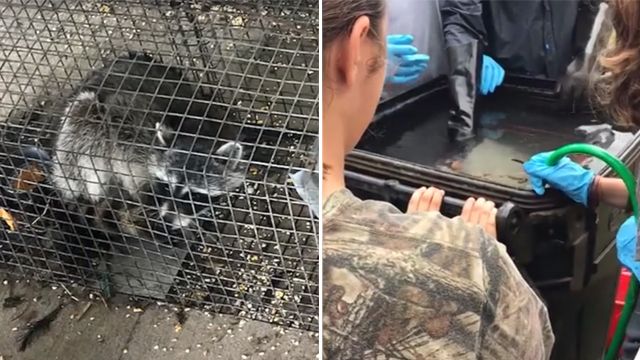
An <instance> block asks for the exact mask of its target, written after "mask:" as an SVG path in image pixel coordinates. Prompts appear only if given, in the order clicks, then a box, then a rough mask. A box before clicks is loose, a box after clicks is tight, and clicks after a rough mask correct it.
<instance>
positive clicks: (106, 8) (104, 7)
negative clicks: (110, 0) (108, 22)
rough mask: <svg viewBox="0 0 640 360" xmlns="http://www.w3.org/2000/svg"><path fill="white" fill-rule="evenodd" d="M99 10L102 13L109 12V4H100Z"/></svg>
mask: <svg viewBox="0 0 640 360" xmlns="http://www.w3.org/2000/svg"><path fill="white" fill-rule="evenodd" d="M100 12H101V13H103V14H110V13H111V6H109V5H107V4H102V5H100Z"/></svg>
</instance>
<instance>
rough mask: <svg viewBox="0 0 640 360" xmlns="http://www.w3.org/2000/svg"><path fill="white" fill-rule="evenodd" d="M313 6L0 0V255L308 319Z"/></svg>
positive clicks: (208, 302)
mask: <svg viewBox="0 0 640 360" xmlns="http://www.w3.org/2000/svg"><path fill="white" fill-rule="evenodd" d="M318 23H319V21H318V1H317V0H315V1H314V0H271V1H247V0H237V1H206V2H201V1H177V0H173V1H148V0H137V1H107V2H86V1H81V0H80V1H72V0H49V1H45V0H36V1H34V0H16V1H13V0H0V49H1V51H2V55H1V57H2V58H1V59H0V116H1V118H2V119H3V123H2V124H1V125H0V126H1V128H0V131H1V136H2V144H1V145H0V152H1V154H0V155H1V156H0V157H1V159H0V162H1V165H2V166H1V167H0V177H1V178H0V185H1V187H0V190H1V191H2V194H1V197H0V200H1V203H0V206H1V207H2V209H3V211H4V212H2V213H1V214H0V215H1V216H2V218H3V221H2V225H3V230H2V233H1V234H0V266H1V267H2V268H5V269H6V270H8V271H11V272H13V273H18V274H21V275H25V276H35V277H38V278H40V279H46V280H49V281H62V282H75V283H80V284H82V285H85V286H89V287H93V288H95V289H98V290H101V291H102V292H103V293H106V294H107V295H108V294H109V293H111V292H121V293H127V294H131V295H133V296H143V297H151V298H155V299H159V300H161V301H170V302H176V303H179V304H183V305H187V306H200V307H204V308H205V309H209V310H212V311H216V312H224V313H232V314H237V315H240V316H246V317H249V318H253V319H259V320H264V321H269V322H274V323H278V324H284V325H287V326H293V327H300V328H304V329H310V330H316V331H317V328H318V319H317V313H318V307H319V305H318V261H319V260H318V259H319V256H318V239H317V234H318V221H317V220H316V219H315V218H314V217H313V216H312V215H311V214H310V211H309V208H308V206H307V205H306V204H305V203H304V202H303V201H302V200H301V199H300V196H299V195H298V194H297V192H296V190H295V187H294V186H293V184H292V183H291V181H290V180H289V175H290V174H292V173H294V172H296V171H299V170H302V169H313V168H314V167H315V161H316V160H315V159H316V158H317V154H316V150H314V149H315V148H314V144H316V142H317V137H318V124H319V121H318V94H319V88H318V67H319V65H318V64H319V55H318Z"/></svg>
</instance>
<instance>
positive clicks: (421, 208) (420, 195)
mask: <svg viewBox="0 0 640 360" xmlns="http://www.w3.org/2000/svg"><path fill="white" fill-rule="evenodd" d="M443 198H444V191H443V190H440V189H436V188H434V187H430V188H428V189H427V188H425V187H421V188H420V189H418V190H416V191H414V192H413V195H411V200H409V206H407V214H414V213H418V212H432V211H436V212H439V211H440V207H441V206H442V199H443Z"/></svg>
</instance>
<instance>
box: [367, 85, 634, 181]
mask: <svg viewBox="0 0 640 360" xmlns="http://www.w3.org/2000/svg"><path fill="white" fill-rule="evenodd" d="M447 95H448V94H447V92H446V90H444V91H440V92H438V93H436V94H434V95H433V96H428V97H423V98H422V99H419V100H417V101H414V102H412V103H407V104H406V105H404V106H402V107H400V108H399V109H398V110H397V111H395V112H393V113H392V114H391V115H386V116H384V117H381V118H380V119H379V121H377V122H375V123H374V124H372V125H371V127H370V128H369V129H368V131H367V134H366V136H365V137H364V138H363V140H362V141H361V143H360V144H359V145H358V148H359V149H362V150H365V151H369V152H373V153H377V154H381V155H384V156H388V157H391V158H393V159H399V160H403V161H407V162H411V163H415V164H420V165H424V166H427V167H435V168H437V169H439V170H441V171H446V172H455V173H459V174H463V175H467V176H471V177H473V178H476V179H482V180H485V181H489V182H493V183H499V184H502V185H505V186H509V187H512V188H525V189H526V188H528V184H527V179H526V175H525V174H524V172H523V171H522V162H524V161H526V160H527V159H528V158H529V157H530V156H531V155H533V154H535V153H538V152H540V151H549V150H553V149H556V148H558V147H560V146H562V145H565V144H568V143H573V142H588V141H589V142H597V141H600V142H599V143H598V145H601V146H603V147H605V148H606V149H611V150H612V151H613V152H614V153H617V152H618V151H620V150H621V149H623V148H624V147H625V145H626V144H627V143H628V141H630V140H631V138H632V137H633V136H632V135H631V134H627V133H618V132H612V133H610V134H607V136H604V137H605V138H606V139H605V141H602V136H586V135H585V132H584V131H582V132H581V131H577V128H578V127H581V126H584V125H589V126H592V125H599V124H602V123H601V122H600V121H597V120H596V119H595V118H594V116H593V115H591V114H573V115H571V114H559V113H557V112H555V111H554V110H553V108H552V106H551V105H550V104H549V103H546V102H544V101H542V100H532V99H530V98H525V97H523V96H519V95H510V94H508V93H501V94H495V95H493V96H491V97H485V98H482V99H481V102H480V103H479V106H478V112H477V115H476V126H477V129H478V136H477V137H476V139H474V140H472V141H470V142H468V143H464V144H463V143H451V142H449V140H448V139H447V120H448V116H449V114H448V101H449V100H448V96H447ZM595 129H596V130H597V129H601V128H595ZM587 130H589V131H590V132H592V131H593V128H587ZM594 165H595V166H599V165H597V164H594ZM594 170H596V169H594Z"/></svg>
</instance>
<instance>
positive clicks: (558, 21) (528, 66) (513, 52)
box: [440, 0, 601, 79]
mask: <svg viewBox="0 0 640 360" xmlns="http://www.w3.org/2000/svg"><path fill="white" fill-rule="evenodd" d="M600 1H601V0H441V3H440V12H441V17H442V23H443V31H444V36H445V42H446V45H447V46H455V45H460V44H463V43H465V42H469V41H470V40H471V39H475V40H479V41H481V42H482V43H483V44H484V48H485V54H487V55H490V56H491V57H493V58H494V59H495V60H496V61H497V62H498V63H499V64H500V65H502V66H503V67H504V68H505V70H506V71H507V72H510V73H515V74H520V75H528V76H542V77H546V78H551V79H558V78H559V77H561V76H562V75H564V73H565V70H566V68H567V66H568V65H569V63H571V61H572V60H573V59H574V58H575V57H576V56H581V55H582V54H583V52H584V47H585V46H586V43H587V41H588V38H589V32H590V30H591V24H592V23H593V19H594V18H595V15H596V13H597V10H598V8H597V6H598V4H599V3H600Z"/></svg>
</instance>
